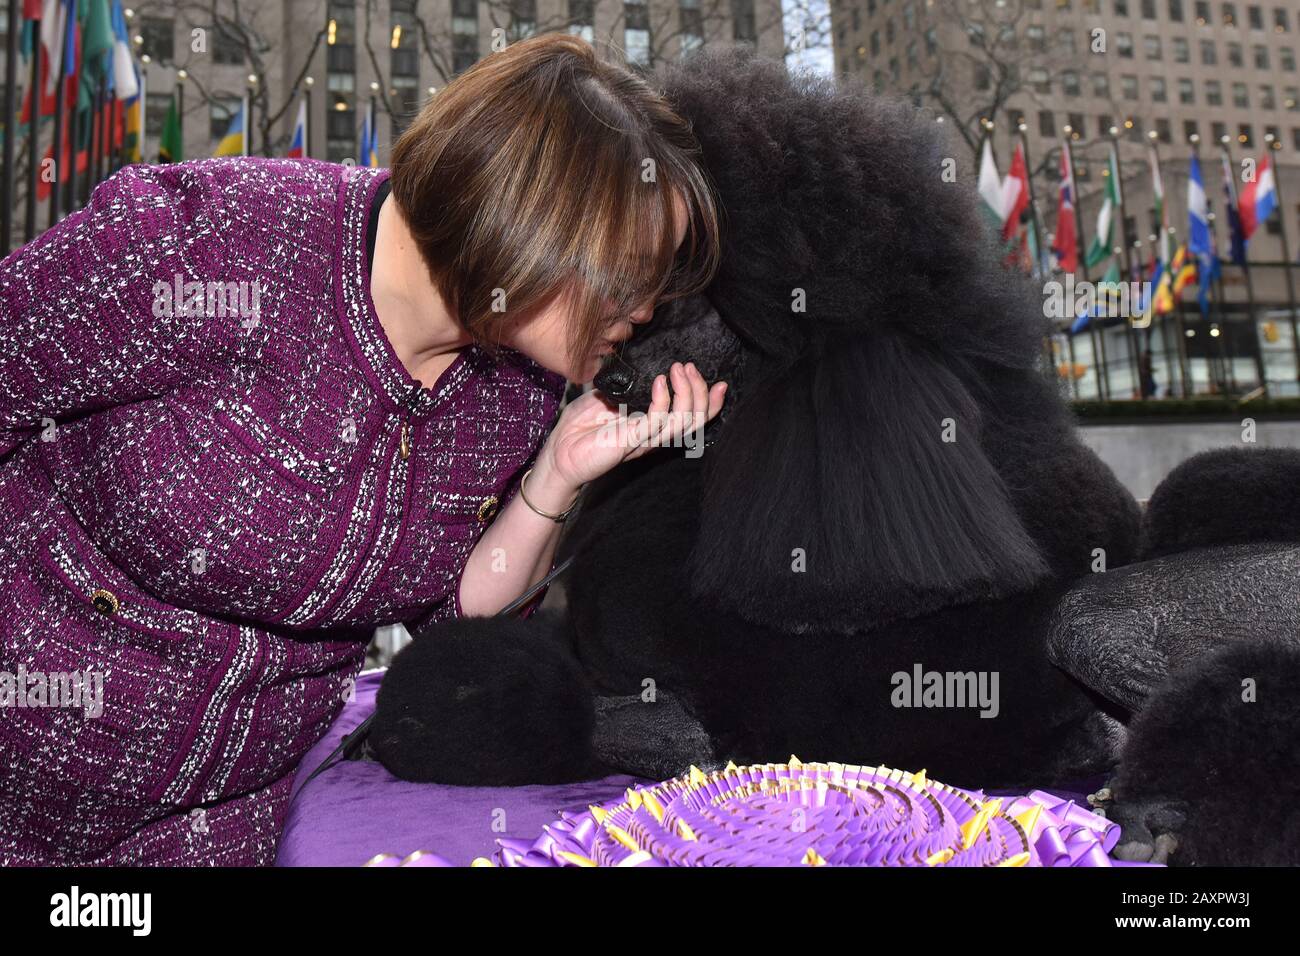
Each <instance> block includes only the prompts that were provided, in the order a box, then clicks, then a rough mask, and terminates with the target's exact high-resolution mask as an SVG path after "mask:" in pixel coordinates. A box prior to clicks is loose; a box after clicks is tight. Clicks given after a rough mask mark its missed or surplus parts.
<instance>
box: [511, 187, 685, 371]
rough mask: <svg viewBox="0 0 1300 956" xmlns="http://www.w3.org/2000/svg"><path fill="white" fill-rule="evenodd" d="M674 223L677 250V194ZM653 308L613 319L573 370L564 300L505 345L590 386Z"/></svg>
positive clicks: (680, 234) (680, 224)
mask: <svg viewBox="0 0 1300 956" xmlns="http://www.w3.org/2000/svg"><path fill="white" fill-rule="evenodd" d="M673 223H674V226H675V227H676V234H675V236H674V248H677V247H680V246H681V244H682V241H683V240H684V239H685V238H686V227H687V221H686V203H685V202H684V201H683V199H682V197H681V196H680V195H679V194H676V193H674V194H673ZM654 307H655V303H654V302H653V301H647V302H644V303H642V305H641V306H640V307H639V308H637V309H636V310H634V311H633V312H632V313H631V314H629V315H624V316H618V317H616V318H615V319H614V321H613V322H612V323H611V324H610V325H608V326H607V327H606V328H605V330H604V332H603V333H602V335H601V337H600V338H599V339H598V340H597V344H596V348H595V349H594V350H593V351H592V352H591V354H590V355H588V356H586V357H585V358H584V359H583V360H582V362H581V364H580V365H578V366H576V367H575V365H574V362H573V359H572V357H571V356H570V355H569V338H570V335H571V334H572V333H571V329H572V316H571V314H570V309H569V305H568V303H567V302H566V301H565V298H564V297H563V296H561V297H559V298H557V299H556V300H555V301H554V302H553V303H551V304H550V305H548V306H547V307H546V308H545V309H542V310H539V311H538V312H537V313H536V314H534V315H532V316H530V317H529V318H527V319H526V320H524V321H522V322H520V323H519V325H517V326H515V328H514V330H513V334H512V335H511V336H510V337H509V339H508V340H507V342H506V344H507V345H509V346H510V347H511V348H513V349H516V350H518V351H520V352H522V353H524V354H525V355H527V356H528V357H529V358H530V359H532V360H533V361H534V362H536V363H537V364H538V365H540V366H542V367H543V368H546V369H550V370H551V371H552V372H557V373H559V374H560V375H563V376H564V377H565V378H566V379H568V380H569V381H571V382H590V381H591V380H592V379H593V378H595V377H596V372H598V371H599V370H600V363H601V359H602V358H603V357H604V356H606V355H608V354H609V353H610V352H612V351H614V349H616V348H617V347H618V345H619V343H620V342H623V341H625V340H627V339H628V338H629V337H630V336H631V335H632V332H633V330H634V328H635V327H636V326H637V325H639V324H641V323H642V322H649V321H650V317H651V316H652V315H653V314H654Z"/></svg>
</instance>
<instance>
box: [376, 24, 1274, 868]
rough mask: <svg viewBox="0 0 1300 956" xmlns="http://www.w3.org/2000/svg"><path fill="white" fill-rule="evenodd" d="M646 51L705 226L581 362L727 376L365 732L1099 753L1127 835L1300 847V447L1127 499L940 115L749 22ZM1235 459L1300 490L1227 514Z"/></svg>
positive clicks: (424, 650) (601, 747)
mask: <svg viewBox="0 0 1300 956" xmlns="http://www.w3.org/2000/svg"><path fill="white" fill-rule="evenodd" d="M664 83H665V86H664V89H665V94H666V95H667V97H668V98H669V100H670V101H671V102H672V104H673V105H674V107H675V108H676V109H677V110H678V111H680V112H681V113H682V114H683V115H684V116H686V117H688V118H689V119H690V120H691V122H692V123H693V126H694V129H695V132H696V135H697V137H698V139H699V142H700V147H701V152H702V159H703V162H704V164H705V166H706V167H707V169H708V171H709V173H710V175H711V177H712V179H713V180H714V183H715V185H716V187H717V190H718V195H719V199H720V203H721V207H722V211H723V223H722V227H723V258H722V262H721V266H720V269H719V271H718V273H717V275H716V277H715V279H714V280H713V282H712V283H711V285H710V286H709V288H708V289H706V290H705V294H704V295H703V296H697V297H692V298H690V299H683V300H677V301H673V302H670V303H666V304H664V305H662V306H661V307H660V309H659V310H658V314H657V315H656V318H655V320H654V321H653V322H651V323H650V324H649V325H647V326H646V327H644V328H643V329H642V330H640V331H639V332H638V335H637V336H636V338H635V339H633V340H632V342H630V343H629V345H628V346H627V347H626V349H625V350H624V351H623V353H622V355H621V356H620V357H619V358H618V359H617V360H616V361H615V362H614V364H612V365H610V366H609V367H608V368H606V369H605V370H604V371H603V372H602V373H601V376H600V377H599V378H598V379H597V383H596V384H597V386H598V387H599V388H601V390H602V391H604V392H605V393H606V394H607V396H609V397H610V398H611V400H612V401H614V402H623V403H626V404H627V405H628V406H629V407H631V408H634V409H635V408H644V407H645V405H646V402H647V397H648V396H647V391H648V386H649V383H650V381H651V379H652V378H653V376H654V375H655V374H657V373H658V372H661V371H664V370H665V369H666V368H667V366H668V364H669V363H670V362H671V361H673V360H682V361H686V360H694V361H695V362H696V364H697V365H699V366H700V368H701V370H702V371H704V372H705V374H706V376H707V377H709V378H710V380H714V379H716V378H724V379H726V380H727V381H728V382H730V383H731V385H732V388H731V391H730V393H729V395H728V400H727V407H726V409H725V410H724V413H723V415H721V416H720V417H719V418H718V419H717V420H715V421H714V422H711V423H710V424H709V425H708V427H707V429H706V438H707V447H705V448H704V450H703V453H702V454H693V453H691V452H690V450H689V449H683V448H676V449H663V450H661V451H659V452H656V453H654V454H652V455H649V456H646V457H644V458H642V459H639V460H637V461H634V462H631V463H629V464H627V465H624V466H622V467H620V468H618V469H616V470H615V471H614V472H613V473H611V474H610V475H609V476H607V477H606V478H604V479H602V480H600V481H598V482H595V483H594V484H593V485H592V486H591V487H589V488H588V489H587V490H586V492H585V494H584V498H583V501H582V504H581V509H580V512H579V513H578V515H577V517H576V518H574V519H572V520H571V526H570V528H569V531H568V533H567V534H566V537H565V540H564V543H563V545H562V548H561V554H560V557H561V558H562V559H563V558H566V557H570V556H571V557H573V558H574V560H573V563H572V565H571V567H570V568H569V571H568V574H567V581H566V585H565V588H566V596H567V608H566V610H564V611H563V612H555V611H544V612H542V613H539V614H538V615H535V616H534V617H532V618H530V619H528V620H523V621H521V620H511V619H480V620H462V621H453V622H449V623H444V624H441V625H438V626H436V627H433V628H430V629H428V630H426V631H424V632H422V633H419V634H418V635H417V637H416V639H415V641H414V642H413V643H412V644H411V645H410V646H409V647H408V648H406V649H405V650H403V651H402V653H400V654H399V655H398V656H397V658H396V660H395V661H394V663H393V666H392V668H391V669H390V671H389V673H388V675H387V678H386V680H385V681H384V683H383V686H382V687H381V689H380V692H379V698H378V707H377V710H376V716H375V722H374V726H373V730H372V735H371V747H372V749H373V753H374V755H375V756H377V757H378V759H380V760H381V761H382V762H383V763H384V765H385V766H387V767H388V768H389V769H390V770H391V771H392V772H393V773H395V774H397V775H398V776H400V777H403V778H406V779H411V780H425V781H440V782H444V783H456V784H497V785H511V784H528V783H555V782H561V781H569V780H576V779H583V778H588V777H595V776H600V775H604V774H607V773H610V772H614V771H624V772H631V773H637V774H641V775H644V776H647V777H653V778H664V777H668V776H671V775H674V774H677V773H680V772H682V771H684V770H685V769H687V768H688V767H689V766H690V765H691V764H695V765H698V766H701V767H705V768H707V767H713V766H720V765H722V764H725V763H726V762H727V761H729V760H732V761H735V762H737V763H749V762H766V761H771V760H784V759H786V758H788V757H789V756H790V755H791V754H796V755H798V756H799V757H801V758H803V759H811V760H834V761H841V762H845V763H861V764H887V765H891V766H900V767H903V768H905V769H913V770H919V769H922V768H924V769H926V770H927V771H928V772H929V773H930V774H931V775H932V776H933V777H934V778H936V779H940V780H943V781H945V782H949V783H953V784H958V785H962V786H967V787H1028V786H1048V785H1051V784H1062V783H1069V782H1078V781H1083V780H1087V779H1089V778H1093V777H1097V778H1101V777H1103V776H1104V775H1107V774H1110V775H1112V783H1111V786H1110V787H1109V788H1108V789H1107V791H1103V792H1102V794H1101V795H1100V796H1099V797H1098V799H1099V800H1103V801H1104V800H1106V798H1107V796H1109V798H1110V801H1109V802H1108V803H1107V804H1106V805H1107V806H1108V807H1109V808H1110V810H1111V812H1112V813H1113V814H1114V815H1116V816H1117V817H1120V818H1121V819H1123V820H1124V821H1125V825H1126V827H1127V828H1128V830H1129V831H1131V833H1132V836H1131V838H1129V839H1128V841H1127V844H1126V852H1127V853H1129V854H1130V855H1134V856H1139V857H1155V858H1157V859H1162V858H1165V857H1169V858H1172V859H1174V860H1176V861H1185V862H1212V861H1218V860H1229V859H1247V860H1249V861H1250V862H1276V861H1282V860H1285V861H1288V862H1300V836H1298V835H1297V832H1296V824H1295V823H1294V822H1288V823H1286V824H1285V826H1287V827H1289V828H1290V829H1289V830H1285V831H1284V830H1283V826H1284V824H1283V823H1282V822H1280V821H1282V820H1283V819H1284V817H1283V815H1282V811H1281V810H1279V809H1278V808H1279V807H1283V806H1284V807H1285V808H1286V810H1287V811H1289V809H1290V805H1293V804H1294V797H1295V796H1296V793H1295V790H1296V789H1297V787H1298V786H1300V772H1297V771H1298V770H1300V756H1298V753H1297V745H1296V743H1295V742H1294V739H1293V738H1292V737H1291V736H1290V735H1289V732H1290V731H1291V730H1293V729H1294V727H1295V719H1296V717H1297V709H1298V708H1300V703H1298V701H1300V696H1298V694H1300V691H1298V689H1300V654H1298V653H1297V651H1296V650H1295V646H1296V642H1297V638H1296V636H1295V635H1296V632H1297V622H1298V621H1300V609H1297V601H1296V596H1295V595H1296V585H1295V580H1296V578H1295V573H1296V569H1297V564H1298V563H1300V549H1297V548H1296V547H1294V546H1293V543H1294V542H1296V541H1297V540H1300V534H1297V531H1300V529H1298V528H1297V526H1296V519H1295V515H1297V514H1300V509H1295V508H1294V504H1295V500H1294V499H1295V497H1296V488H1298V487H1300V463H1298V462H1297V461H1296V459H1295V456H1291V457H1288V456H1287V455H1285V454H1281V453H1266V452H1264V451H1255V452H1248V453H1243V455H1244V456H1245V458H1244V459H1243V460H1236V459H1234V458H1233V457H1232V456H1230V455H1224V454H1220V453H1215V454H1212V455H1209V456H1206V457H1205V458H1202V459H1199V460H1193V461H1192V462H1189V464H1188V465H1187V466H1184V467H1185V468H1190V469H1191V470H1190V472H1189V475H1190V479H1191V480H1187V479H1186V478H1182V479H1180V478H1179V477H1178V476H1177V475H1176V474H1175V475H1171V477H1170V481H1171V482H1174V488H1173V490H1172V491H1171V490H1168V489H1162V491H1161V492H1160V493H1159V494H1158V495H1157V496H1156V499H1155V500H1153V502H1152V507H1151V509H1150V510H1149V513H1148V514H1147V516H1146V519H1145V529H1144V519H1143V515H1142V513H1141V511H1140V509H1139V507H1138V505H1137V503H1136V502H1135V501H1134V499H1133V498H1132V496H1131V495H1130V494H1129V493H1128V492H1127V491H1126V490H1125V489H1124V488H1123V487H1122V486H1121V485H1120V483H1119V482H1118V481H1117V480H1116V478H1115V477H1114V475H1113V474H1112V473H1111V471H1110V470H1109V469H1108V468H1107V467H1106V466H1105V465H1104V464H1102V462H1101V461H1100V460H1099V459H1098V458H1097V457H1096V456H1095V455H1094V454H1093V453H1092V452H1091V451H1090V450H1088V449H1087V448H1086V447H1085V446H1084V445H1083V444H1082V443H1081V441H1080V440H1079V438H1078V437H1077V436H1076V434H1075V429H1074V423H1073V420H1072V417H1071V414H1070V412H1069V410H1068V407H1067V406H1066V405H1065V403H1064V401H1063V400H1062V398H1061V396H1060V394H1059V391H1058V389H1057V386H1056V383H1055V382H1054V381H1053V380H1052V377H1051V376H1050V375H1049V374H1047V373H1046V372H1045V369H1044V367H1043V364H1042V363H1043V355H1044V349H1043V339H1044V335H1045V334H1046V332H1047V327H1046V320H1045V319H1044V317H1043V314H1044V313H1043V306H1042V290H1041V289H1036V288H1034V287H1032V286H1031V284H1030V283H1029V281H1028V280H1026V279H1023V278H1020V277H1018V276H1014V275H1011V274H1009V273H1008V272H1006V271H1004V270H1003V269H1002V268H1001V265H1000V263H999V254H998V253H997V251H996V250H995V244H994V242H993V241H992V239H991V237H990V236H989V235H988V234H987V233H986V232H985V230H984V227H983V225H982V223H981V220H980V217H979V213H978V209H977V205H976V199H975V194H974V192H973V190H971V189H970V187H969V185H968V184H963V183H961V182H960V181H957V182H954V181H951V177H946V176H945V175H944V170H945V168H946V164H945V161H946V160H947V159H948V158H949V156H950V155H951V154H952V151H951V150H950V149H949V148H948V147H947V145H946V144H945V140H944V138H943V136H942V127H941V126H939V125H938V124H935V123H934V122H932V121H928V120H926V119H925V118H923V117H922V116H920V115H919V114H918V113H917V112H916V111H915V110H914V109H913V108H912V107H911V106H910V105H909V104H907V103H905V102H901V101H894V100H891V99H887V98H882V97H877V96H873V95H871V94H869V93H868V92H867V91H866V90H864V89H860V88H858V89H836V88H835V87H834V86H833V85H832V84H831V83H830V82H829V81H826V80H820V79H816V78H813V77H809V76H802V75H795V76H791V75H789V74H788V73H787V71H786V70H785V68H784V67H783V66H782V65H780V64H779V63H776V62H773V61H768V60H765V59H763V58H761V57H758V56H756V55H754V54H752V53H750V52H747V51H745V50H743V49H729V48H726V49H717V48H714V49H712V50H710V51H707V52H705V53H702V54H699V55H697V56H695V57H694V58H692V59H691V60H689V61H687V62H685V63H684V64H680V65H677V66H675V67H674V68H673V69H672V70H671V71H670V72H669V73H668V75H667V76H666V77H665V81H664ZM1207 463H1208V464H1207ZM1206 467H1209V468H1211V470H1213V469H1214V468H1218V469H1219V472H1218V478H1216V484H1217V487H1216V488H1215V489H1214V494H1213V495H1211V494H1210V493H1209V491H1208V489H1206V488H1205V487H1203V486H1201V485H1200V484H1199V482H1198V481H1197V480H1196V475H1197V474H1198V473H1200V472H1203V471H1204V469H1205V468H1206ZM1243 470H1245V471H1246V472H1248V473H1251V474H1255V476H1256V477H1255V479H1253V480H1255V481H1256V485H1257V486H1258V487H1259V488H1261V489H1266V488H1268V487H1274V488H1276V490H1277V493H1278V494H1279V495H1283V496H1287V497H1285V498H1284V500H1283V501H1282V502H1278V501H1276V500H1274V501H1272V502H1271V503H1270V502H1269V501H1265V502H1256V503H1255V505H1254V506H1253V507H1254V510H1248V509H1243V510H1242V511H1241V512H1240V513H1238V514H1237V515H1236V516H1235V518H1230V517H1225V516H1224V514H1223V513H1224V511H1225V508H1226V502H1225V500H1224V496H1226V495H1232V496H1236V495H1237V494H1238V493H1239V492H1238V491H1237V490H1236V486H1235V485H1234V484H1233V482H1234V481H1235V480H1236V476H1237V474H1238V473H1240V472H1242V471H1243ZM1248 477H1249V475H1248ZM1270 482H1271V484H1270ZM1247 493H1249V492H1247ZM1162 496H1163V497H1162ZM1286 501H1290V502H1291V506H1292V517H1291V521H1290V524H1289V526H1288V525H1284V524H1283V523H1282V522H1280V521H1278V520H1276V516H1275V514H1274V512H1275V511H1276V509H1277V508H1278V507H1284V506H1285V503H1286ZM1196 502H1200V503H1201V505H1203V506H1208V507H1209V509H1210V510H1213V511H1217V512H1218V513H1219V514H1218V518H1217V519H1216V520H1217V521H1218V523H1217V524H1215V523H1214V522H1210V523H1208V524H1202V523H1201V519H1202V518H1203V517H1204V515H1203V514H1201V513H1200V510H1204V508H1202V509H1200V510H1198V509H1197V506H1196ZM1257 529H1268V534H1256V533H1255V531H1256V530H1257ZM1270 536H1271V540H1270V541H1268V542H1265V543H1260V541H1261V539H1263V538H1265V537H1270ZM1144 548H1146V549H1147V551H1148V552H1149V553H1145V552H1144V551H1143V550H1142V549H1144ZM1148 557H1149V558H1151V560H1140V559H1145V558H1148ZM1135 562H1136V563H1135ZM1162 562H1163V565H1162ZM1130 572H1131V573H1130ZM1220 572H1225V573H1227V574H1229V575H1232V574H1239V573H1242V574H1250V575H1253V577H1250V578H1249V579H1247V581H1246V583H1243V580H1242V579H1240V578H1235V579H1230V580H1229V579H1226V578H1224V577H1222V576H1221V574H1220ZM1144 574H1145V575H1146V577H1145V578H1144V577H1143V575H1144ZM1153 582H1154V583H1153ZM1180 588H1181V589H1183V590H1181V591H1180ZM1196 588H1200V590H1201V591H1202V592H1204V595H1205V596H1206V600H1205V601H1204V602H1202V603H1200V604H1197V603H1195V601H1193V602H1192V605H1191V607H1192V608H1193V610H1192V611H1191V612H1186V609H1185V608H1184V607H1183V600H1182V598H1183V597H1184V596H1186V593H1187V591H1188V589H1191V590H1195V589H1196ZM1151 594H1157V599H1158V600H1159V601H1161V602H1163V605H1162V607H1163V608H1164V613H1163V616H1162V618H1161V619H1160V621H1158V622H1156V621H1153V620H1152V619H1151V618H1150V617H1149V616H1147V614H1146V613H1145V611H1144V609H1145V608H1147V607H1150V606H1151V604H1150V597H1149V596H1150V595H1151ZM1261 604H1263V605H1267V606H1268V607H1269V608H1270V609H1271V615H1272V616H1271V617H1270V616H1268V615H1259V614H1258V612H1257V611H1255V610H1252V609H1254V608H1258V607H1259V606H1260V605H1261ZM1252 614H1254V615H1256V617H1258V619H1259V620H1258V629H1252V627H1251V626H1250V625H1249V623H1248V622H1249V621H1251V620H1252V617H1251V615H1252ZM1180 615H1182V616H1181V617H1180ZM1229 622H1231V627H1232V628H1233V629H1234V636H1233V637H1231V638H1229V637H1226V636H1221V634H1220V631H1221V628H1222V627H1223V626H1228V623H1229ZM1170 634H1173V635H1176V639H1177V641H1178V647H1177V652H1176V653H1174V652H1171V651H1169V650H1167V649H1166V648H1163V647H1162V646H1161V641H1162V640H1164V639H1165V638H1166V636H1168V635H1170ZM1252 678H1253V679H1254V680H1255V681H1256V683H1257V698H1256V701H1255V702H1254V703H1251V704H1246V703H1242V702H1241V701H1242V691H1241V687H1242V682H1243V681H1248V680H1250V679H1252ZM1247 708H1248V710H1247ZM1227 728H1231V729H1227ZM1283 730H1285V731H1286V733H1283ZM1234 768H1239V769H1240V772H1241V773H1242V774H1244V775H1245V778H1244V779H1236V778H1235V774H1236V772H1237V770H1236V769H1234ZM1279 775H1284V776H1285V779H1281V778H1279ZM1205 790H1213V791H1216V792H1214V793H1205V792H1204V791H1205ZM1265 794H1266V795H1265ZM1243 799H1246V800H1255V801H1257V805H1258V812H1257V813H1256V814H1255V815H1254V816H1253V817H1251V818H1250V822H1249V823H1247V822H1243V816H1242V804H1241V801H1242V800H1243ZM1233 800H1235V801H1237V808H1236V810H1235V811H1234V812H1232V813H1229V812H1228V810H1227V809H1226V807H1227V806H1228V804H1229V802H1230V801H1233ZM1270 801H1279V802H1278V803H1277V804H1276V805H1274V804H1273V803H1271V802H1270ZM1283 801H1284V802H1283ZM1224 816H1226V817H1232V820H1231V821H1228V820H1221V819H1220V818H1221V817H1224ZM1285 819H1287V820H1290V819H1291V818H1290V817H1289V816H1287V817H1285ZM1171 851H1172V856H1171Z"/></svg>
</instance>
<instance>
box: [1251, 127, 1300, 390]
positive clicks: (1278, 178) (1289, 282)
mask: <svg viewBox="0 0 1300 956" xmlns="http://www.w3.org/2000/svg"><path fill="white" fill-rule="evenodd" d="M1264 148H1265V149H1267V150H1269V151H1270V152H1272V153H1274V154H1277V153H1279V152H1280V151H1281V149H1282V144H1281V143H1279V142H1278V141H1277V137H1276V136H1274V135H1273V134H1272V133H1265V134H1264ZM1272 165H1273V192H1274V194H1275V195H1276V196H1277V228H1278V233H1279V235H1280V237H1281V239H1282V274H1283V275H1284V276H1286V302H1287V310H1288V311H1289V312H1290V314H1291V345H1292V347H1293V348H1294V349H1295V362H1296V380H1297V381H1300V335H1298V334H1297V333H1296V306H1295V282H1294V280H1293V279H1292V278H1291V247H1290V244H1289V243H1288V242H1287V239H1286V203H1285V202H1283V201H1282V170H1281V169H1280V168H1279V166H1278V164H1277V162H1276V161H1275V162H1273V164H1272ZM1260 225H1263V223H1261V224H1260Z"/></svg>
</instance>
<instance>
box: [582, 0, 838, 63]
mask: <svg viewBox="0 0 1300 956" xmlns="http://www.w3.org/2000/svg"><path fill="white" fill-rule="evenodd" d="M854 12H855V13H856V12H857V8H856V7H855V8H854ZM680 13H681V20H682V41H681V48H682V56H686V55H687V54H689V53H690V52H691V51H692V50H698V49H699V48H700V47H702V46H704V14H703V12H702V11H701V10H700V0H681V8H680ZM593 15H594V11H593ZM854 29H855V30H856V29H857V27H854ZM843 33H844V27H842V26H841V27H840V34H841V35H840V41H841V42H843V40H844V36H843Z"/></svg>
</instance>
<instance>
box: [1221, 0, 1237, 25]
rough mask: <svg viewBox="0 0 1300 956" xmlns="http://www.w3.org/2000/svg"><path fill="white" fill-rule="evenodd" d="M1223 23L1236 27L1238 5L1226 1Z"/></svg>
mask: <svg viewBox="0 0 1300 956" xmlns="http://www.w3.org/2000/svg"><path fill="white" fill-rule="evenodd" d="M1223 25H1224V26H1225V27H1235V26H1236V25H1237V5H1236V4H1233V3H1225V4H1224V5H1223Z"/></svg>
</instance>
